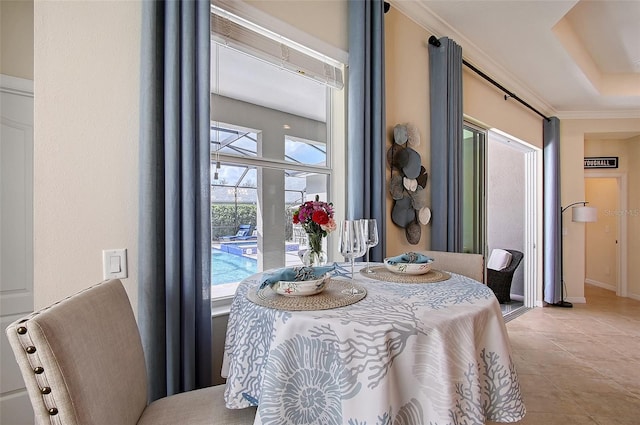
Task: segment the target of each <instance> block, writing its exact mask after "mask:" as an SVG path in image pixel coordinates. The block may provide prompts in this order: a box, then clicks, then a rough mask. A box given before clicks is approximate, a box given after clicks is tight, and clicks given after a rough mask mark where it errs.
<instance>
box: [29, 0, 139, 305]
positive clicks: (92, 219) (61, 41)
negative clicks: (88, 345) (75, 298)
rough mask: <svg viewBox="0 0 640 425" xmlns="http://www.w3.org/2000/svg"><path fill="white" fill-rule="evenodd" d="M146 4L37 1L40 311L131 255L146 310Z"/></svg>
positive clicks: (130, 286)
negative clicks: (142, 140)
mask: <svg viewBox="0 0 640 425" xmlns="http://www.w3.org/2000/svg"><path fill="white" fill-rule="evenodd" d="M140 31H141V3H140V2H138V1H132V0H129V1H120V2H113V1H91V2H80V1H56V2H52V1H44V0H43V1H41V0H36V1H35V3H34V46H35V47H34V79H35V108H34V109H35V147H34V156H35V158H34V169H35V174H34V192H35V193H34V234H35V241H34V242H35V243H34V260H35V266H34V282H35V306H36V308H38V307H42V306H44V305H46V304H49V303H51V302H53V301H56V300H58V299H60V298H63V297H65V296H66V295H69V294H71V293H74V292H76V291H78V290H80V289H83V288H85V287H87V286H89V285H91V284H93V283H97V282H99V281H101V280H102V250H103V249H109V248H127V249H128V259H129V270H128V271H129V278H128V279H125V280H124V284H125V287H126V288H127V292H128V293H129V296H130V298H131V299H132V303H133V305H134V308H135V306H136V305H137V252H138V249H137V247H138V244H137V239H138V235H137V220H138V133H139V124H138V120H139V118H138V117H139V114H138V110H139V79H140V60H139V56H140Z"/></svg>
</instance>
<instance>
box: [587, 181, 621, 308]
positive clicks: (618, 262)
mask: <svg viewBox="0 0 640 425" xmlns="http://www.w3.org/2000/svg"><path fill="white" fill-rule="evenodd" d="M584 178H585V179H590V178H593V179H597V178H606V179H615V180H616V182H617V184H618V211H620V214H618V234H617V235H616V237H617V239H618V241H619V243H618V246H617V248H616V257H617V259H618V261H617V264H616V267H617V269H618V270H617V271H618V273H617V274H618V281H617V282H616V295H617V296H619V297H627V296H628V282H627V214H626V211H627V205H628V200H627V173H626V172H621V171H604V170H601V171H596V170H585V172H584Z"/></svg>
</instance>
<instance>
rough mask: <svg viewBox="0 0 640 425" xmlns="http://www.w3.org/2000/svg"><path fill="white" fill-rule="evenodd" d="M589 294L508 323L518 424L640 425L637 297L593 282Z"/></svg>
mask: <svg viewBox="0 0 640 425" xmlns="http://www.w3.org/2000/svg"><path fill="white" fill-rule="evenodd" d="M585 296H586V298H587V303H586V304H574V306H573V308H559V307H544V308H535V309H533V310H529V311H527V312H526V313H524V314H522V315H520V316H518V317H516V318H514V319H513V320H511V321H509V322H508V323H507V330H508V332H509V338H510V340H511V345H512V349H513V356H514V361H515V363H516V369H517V371H518V377H519V379H520V386H521V389H522V395H523V398H524V403H525V406H526V408H527V415H526V416H525V418H524V419H523V420H522V421H520V422H517V423H518V424H523V425H639V424H640V301H635V300H632V299H629V298H620V297H617V296H616V295H615V293H614V292H612V291H608V290H605V289H602V288H598V287H595V286H591V285H586V287H585ZM488 424H495V423H494V422H488Z"/></svg>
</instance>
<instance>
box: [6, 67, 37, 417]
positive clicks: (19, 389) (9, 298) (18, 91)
mask: <svg viewBox="0 0 640 425" xmlns="http://www.w3.org/2000/svg"><path fill="white" fill-rule="evenodd" d="M33 101H34V93H33V81H31V80H25V79H22V78H17V77H13V76H9V75H5V74H0V103H2V106H1V107H0V111H1V112H2V113H1V114H0V115H1V119H0V121H1V122H2V132H3V133H4V132H5V131H6V130H7V129H10V130H11V131H12V132H13V133H16V134H19V135H21V136H22V140H21V141H22V142H24V144H23V145H20V146H21V147H22V148H23V151H21V152H19V153H21V154H23V157H22V161H20V162H18V161H17V159H16V158H19V155H18V154H17V153H16V150H15V146H16V145H11V143H13V142H15V139H16V137H17V136H14V137H7V139H5V137H6V136H8V135H9V133H4V134H3V137H2V139H3V147H2V150H0V163H2V162H3V161H4V160H6V158H5V159H3V158H2V155H4V154H5V151H4V148H5V147H8V146H13V147H14V149H13V150H9V152H13V153H12V154H11V155H10V156H9V157H8V158H10V159H11V160H12V161H15V163H14V162H12V163H11V164H12V166H13V171H9V173H11V174H10V176H9V179H8V182H9V183H8V184H10V185H15V184H18V185H20V183H16V181H14V180H17V181H19V182H23V183H24V185H23V186H22V187H21V188H22V189H24V192H22V196H23V198H21V199H19V204H16V205H15V206H16V209H24V211H26V214H25V216H24V218H23V219H24V222H20V223H16V222H15V220H16V218H15V214H16V212H15V211H11V210H10V212H11V214H8V215H7V216H5V214H7V210H1V209H0V216H2V218H3V221H4V224H5V226H7V227H10V229H9V232H7V233H9V235H7V234H6V233H5V234H2V235H0V239H3V240H4V241H5V243H6V240H7V238H9V241H12V242H17V244H16V245H19V246H12V249H13V251H15V252H19V253H20V254H19V255H20V256H21V257H22V258H23V259H24V264H22V263H20V264H19V265H17V264H15V262H12V261H11V260H9V259H7V258H6V257H5V254H4V251H3V255H2V258H1V259H0V268H4V267H6V264H5V262H8V263H11V266H12V269H11V270H10V271H9V272H8V273H5V270H3V276H4V280H2V281H0V312H1V314H0V323H1V324H2V326H0V330H1V331H2V334H1V335H0V351H1V353H2V354H1V355H0V360H1V361H2V384H1V385H0V423H21V424H30V423H33V422H34V415H33V409H32V407H31V403H30V401H29V395H28V393H27V390H26V388H25V385H24V381H23V379H22V376H21V374H20V370H19V368H18V364H17V363H16V361H15V359H14V357H13V352H12V351H11V348H10V346H9V341H8V339H7V336H6V335H5V333H4V329H5V327H6V326H7V325H8V324H9V323H11V322H13V321H14V320H17V319H19V318H21V317H24V316H25V315H27V314H28V313H30V312H32V311H33V306H34V301H33V103H34V102H33ZM5 143H6V145H5ZM7 161H8V160H7ZM4 164H6V162H5V163H4ZM21 167H22V168H21ZM3 185H4V182H3ZM14 202H15V201H14ZM4 229H5V230H6V228H4ZM0 232H2V229H0ZM9 258H11V257H9ZM0 279H2V278H1V277H0Z"/></svg>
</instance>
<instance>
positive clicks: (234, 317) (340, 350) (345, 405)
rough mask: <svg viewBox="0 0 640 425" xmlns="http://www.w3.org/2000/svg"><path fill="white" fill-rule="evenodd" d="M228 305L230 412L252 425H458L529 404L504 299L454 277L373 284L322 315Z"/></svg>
mask: <svg viewBox="0 0 640 425" xmlns="http://www.w3.org/2000/svg"><path fill="white" fill-rule="evenodd" d="M260 276H261V274H256V275H254V276H251V277H249V278H247V279H245V280H244V281H243V282H242V283H241V284H240V285H239V287H238V291H237V293H236V295H235V298H234V300H233V303H232V306H231V312H230V315H229V323H228V328H227V338H226V343H225V360H224V364H223V376H226V377H227V383H226V389H225V401H226V405H227V407H228V408H231V409H238V408H244V407H248V406H255V405H258V414H257V415H256V420H255V424H256V425H257V424H269V425H286V424H296V425H300V424H309V425H311V424H327V425H330V424H347V425H390V424H398V425H421V424H425V425H426V424H429V425H449V424H469V425H471V424H484V423H485V421H486V420H491V421H496V422H515V421H518V420H520V419H522V418H523V417H524V414H525V407H524V403H523V401H522V397H521V394H520V386H519V383H518V377H517V374H516V370H515V367H514V364H513V361H512V358H511V348H510V345H509V339H508V336H507V332H506V328H505V325H504V321H503V319H502V314H501V312H500V305H499V304H498V302H497V300H496V298H495V296H494V295H493V292H492V291H491V289H489V288H488V287H486V286H485V285H483V284H481V283H479V282H476V281H474V280H472V279H469V278H467V277H464V276H460V275H457V274H451V279H449V280H446V281H443V282H437V283H422V284H416V283H391V282H383V281H378V280H373V279H368V278H366V277H364V276H362V275H360V274H358V275H357V276H355V278H356V280H357V282H358V283H359V284H361V285H364V286H365V287H366V288H367V296H366V298H364V299H363V300H361V301H359V302H357V303H355V304H352V305H350V306H346V307H340V308H335V309H331V310H322V311H296V312H289V311H282V310H276V309H271V308H266V307H261V306H259V305H256V304H254V303H252V302H251V301H249V300H248V299H247V297H246V293H247V291H248V290H249V288H251V287H253V286H255V285H258V284H259V282H260Z"/></svg>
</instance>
